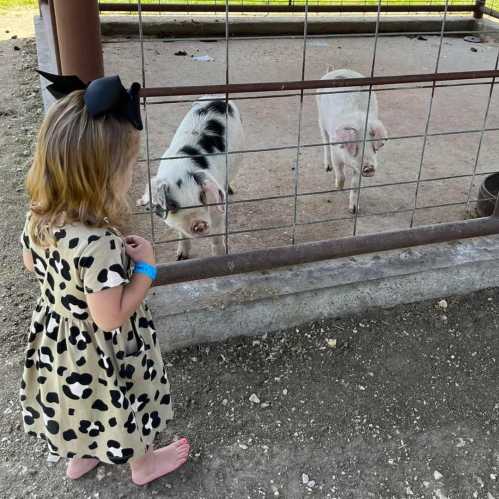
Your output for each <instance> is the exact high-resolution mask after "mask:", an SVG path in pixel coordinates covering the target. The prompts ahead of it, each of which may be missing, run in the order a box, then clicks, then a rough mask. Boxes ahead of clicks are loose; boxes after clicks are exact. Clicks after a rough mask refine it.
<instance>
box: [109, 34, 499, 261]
mask: <svg viewBox="0 0 499 499" xmlns="http://www.w3.org/2000/svg"><path fill="white" fill-rule="evenodd" d="M438 47H439V38H438V37H436V36H433V37H432V36H426V37H423V39H418V38H417V37H413V38H409V37H407V36H389V37H382V38H380V40H379V42H378V48H377V56H376V65H375V74H376V75H395V74H414V73H429V72H432V71H434V68H435V60H436V57H437V52H438ZM498 48H499V45H498V44H497V43H495V42H493V41H485V42H484V43H481V44H470V43H467V42H465V41H464V40H463V39H462V37H447V38H445V40H444V44H443V47H442V53H441V62H440V66H439V70H440V71H443V72H445V71H464V70H480V69H493V68H494V65H495V63H496V59H497V53H498ZM302 50H303V41H302V40H298V39H297V40H289V39H283V40H231V41H230V44H229V61H230V64H229V67H230V70H229V73H230V81H231V82H234V83H242V82H259V81H278V80H299V79H300V78H301V61H302ZM372 50H373V39H370V38H363V37H354V38H352V37H350V38H329V39H328V38H315V39H313V40H310V41H309V42H308V44H307V52H306V71H305V78H307V79H316V78H320V77H321V76H322V75H323V74H324V73H325V72H326V70H327V66H328V64H332V65H334V66H335V67H336V68H342V67H350V68H353V69H355V70H357V71H359V72H361V73H363V74H369V73H370V66H371V60H372ZM144 52H145V71H146V85H147V86H164V85H189V84H194V85H202V84H209V83H223V82H224V78H225V69H224V67H225V66H224V64H225V43H224V42H221V41H218V42H215V43H208V42H206V41H205V42H190V41H171V40H168V39H150V40H146V41H145V44H144ZM178 52H184V53H186V54H187V55H186V56H176V55H175V53H178ZM192 55H208V56H210V57H212V58H213V59H214V60H213V62H196V61H195V60H193V59H192V58H191V56H192ZM104 58H105V64H106V70H107V71H108V73H110V74H112V73H119V74H121V75H122V76H123V78H124V79H125V80H127V81H131V80H138V81H141V78H142V77H141V69H140V44H139V43H138V40H137V39H128V40H121V41H120V40H118V39H114V38H113V39H107V40H105V43H104ZM392 88H393V87H392ZM489 92H490V84H489V85H480V86H461V87H450V88H438V89H437V90H436V92H435V97H434V100H433V108H432V114H431V121H430V126H429V133H439V132H449V131H463V130H477V129H480V128H481V127H482V125H483V119H484V113H485V109H486V105H487V99H488V95H489ZM430 96H431V89H429V88H418V89H408V88H403V87H399V89H398V90H394V91H380V92H378V100H379V107H380V116H381V119H382V120H383V121H384V123H385V125H386V127H387V129H388V132H389V136H391V137H403V136H408V135H418V134H422V133H424V129H425V124H426V119H427V115H428V107H429V102H430ZM176 99H177V100H178V98H176ZM158 100H159V101H165V100H166V98H162V99H157V100H156V101H158ZM169 100H172V99H169ZM173 100H175V99H173ZM152 102H153V103H152V104H150V105H149V106H148V117H149V144H150V156H151V158H153V160H155V159H157V158H160V157H161V155H162V154H163V152H164V150H165V149H166V146H167V145H168V143H169V141H170V140H171V138H172V136H173V134H174V132H175V130H176V127H177V126H178V125H179V123H180V121H181V119H182V117H183V116H184V114H185V113H186V112H187V110H188V109H189V106H190V104H188V103H187V104H186V103H183V104H182V103H179V104H154V101H152ZM237 104H238V106H239V107H240V110H241V113H242V116H243V120H244V123H243V125H244V127H245V131H246V140H247V143H246V148H247V149H250V150H254V149H262V148H269V147H281V146H293V145H295V144H296V143H297V132H298V114H299V97H297V96H288V97H281V98H277V97H275V98H267V99H259V100H239V101H237ZM498 125H499V93H498V90H497V88H496V89H495V91H494V93H493V96H492V103H491V107H490V112H489V117H488V121H487V128H497V127H498ZM479 139H480V134H479V133H476V132H475V133H466V134H459V135H447V136H439V137H430V138H429V140H428V143H427V146H426V151H425V155H424V161H423V169H422V176H421V178H423V179H438V178H441V177H449V176H458V178H456V179H450V180H434V181H431V182H425V183H423V184H422V185H421V188H420V190H419V196H418V203H417V205H418V208H421V209H419V210H418V211H417V213H416V219H415V223H416V224H426V223H432V222H444V221H454V220H462V219H463V218H465V217H467V216H468V215H467V211H466V206H465V205H459V206H457V205H455V204H457V203H463V202H465V201H466V199H467V194H468V191H469V189H470V185H471V178H470V177H463V175H469V174H471V172H472V171H473V168H474V164H475V157H476V154H477V149H478V142H479ZM498 139H499V132H498V131H491V132H487V133H485V134H484V140H483V143H482V148H481V153H480V157H479V161H478V168H477V171H478V172H479V173H483V172H489V173H490V172H492V171H495V170H496V169H497V168H496V158H497V155H498V154H499V140H498ZM321 141H322V140H321V137H320V133H319V128H318V125H317V110H316V105H315V96H314V95H308V96H306V97H305V99H304V106H303V124H302V130H301V143H302V145H303V146H304V148H303V149H302V153H301V157H300V163H299V179H298V182H299V187H298V190H299V192H300V193H305V192H316V191H324V190H330V189H333V188H334V187H333V180H332V179H333V178H332V174H330V173H326V172H325V171H324V168H323V166H322V147H307V146H309V145H311V144H318V143H320V142H321ZM422 144H423V140H422V139H421V138H413V139H399V140H393V141H391V142H388V143H387V145H386V146H385V147H384V148H383V149H382V150H381V152H380V154H379V157H380V166H379V170H378V173H377V174H376V176H375V177H373V178H371V179H363V180H362V185H363V186H367V187H371V188H368V189H365V190H363V191H362V194H361V197H360V204H361V215H360V218H359V219H358V227H357V233H360V234H364V233H369V232H376V231H381V230H391V229H397V228H407V227H408V226H409V221H410V218H411V213H410V211H411V209H412V207H413V203H414V194H415V184H405V185H401V186H396V187H383V188H382V187H380V188H372V186H376V185H381V184H386V183H391V182H408V181H414V180H415V179H417V176H418V171H419V165H420V160H421V150H422ZM240 161H241V169H240V173H239V175H238V177H237V179H236V181H235V187H236V195H235V196H233V197H232V198H231V200H232V201H235V202H237V204H233V205H231V206H230V208H229V224H230V230H231V231H241V230H246V229H250V230H251V229H257V228H258V229H261V228H265V229H267V230H265V231H263V232H256V233H249V234H237V235H233V236H230V238H229V245H230V251H232V252H237V251H244V250H249V249H256V248H264V247H268V246H276V245H282V244H288V243H289V242H290V237H291V233H292V229H290V228H284V229H277V230H268V229H269V228H272V227H276V226H282V225H289V224H292V220H293V202H292V200H290V199H281V200H271V201H258V202H241V201H245V200H251V199H254V198H261V197H266V196H276V195H289V194H292V193H293V189H294V176H295V170H294V166H295V161H296V150H295V149H287V150H281V151H270V152H256V153H247V154H244V155H241V156H240ZM157 165H158V161H152V162H151V167H152V170H153V172H155V171H156V169H157ZM141 168H142V169H141V170H140V171H141V173H139V174H138V175H137V177H136V194H137V195H139V194H141V193H142V190H143V185H144V183H145V179H146V170H145V163H141ZM482 180H483V177H480V176H478V177H477V178H476V181H475V186H474V187H473V189H472V195H471V199H472V200H473V199H476V191H477V185H478V184H479V183H480V182H481V181H482ZM347 187H348V177H347ZM441 204H452V206H447V207H444V208H433V209H430V208H426V209H422V208H423V207H425V206H432V205H441ZM473 206H474V205H473V204H472V207H473ZM347 207H348V194H347V192H334V193H330V194H324V195H315V196H304V197H301V198H299V201H298V223H299V224H300V223H307V222H313V221H318V220H329V219H333V218H337V219H340V221H336V222H328V223H320V224H313V225H301V226H298V228H297V232H296V240H297V241H298V242H303V241H313V240H320V239H329V238H334V237H341V236H348V235H351V234H352V231H353V220H352V218H351V216H350V214H349V213H348V211H347ZM404 210H405V211H404ZM391 211H401V213H397V214H392V215H386V214H385V215H376V214H380V213H386V212H391ZM150 223H151V222H150V218H149V216H148V215H138V216H137V217H136V221H135V224H136V226H137V227H138V228H139V230H141V231H143V232H144V233H145V234H150V232H151V226H150ZM154 227H155V237H156V240H157V241H168V240H171V239H172V238H175V234H174V233H173V232H172V231H170V230H168V229H167V228H166V227H165V226H164V224H163V223H162V222H161V221H160V220H159V219H156V220H155V221H154ZM159 248H160V250H161V252H160V254H161V257H162V259H164V260H171V259H173V258H174V253H173V251H174V245H173V244H170V245H159ZM205 252H206V248H204V247H203V246H201V249H200V247H199V246H198V251H197V254H198V255H202V254H205Z"/></svg>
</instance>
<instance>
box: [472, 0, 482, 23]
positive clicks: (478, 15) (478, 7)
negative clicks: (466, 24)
mask: <svg viewBox="0 0 499 499" xmlns="http://www.w3.org/2000/svg"><path fill="white" fill-rule="evenodd" d="M484 7H485V0H476V2H475V8H474V9H473V17H474V18H475V19H482V17H483V9H484Z"/></svg>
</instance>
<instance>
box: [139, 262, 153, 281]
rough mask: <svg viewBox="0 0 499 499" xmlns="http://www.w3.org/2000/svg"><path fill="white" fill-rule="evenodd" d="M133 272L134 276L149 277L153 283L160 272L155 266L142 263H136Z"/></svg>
mask: <svg viewBox="0 0 499 499" xmlns="http://www.w3.org/2000/svg"><path fill="white" fill-rule="evenodd" d="M133 272H134V274H135V273H136V274H144V275H146V276H147V277H149V279H151V281H154V280H156V277H157V275H158V271H157V270H156V267H155V266H154V265H151V264H150V263H146V262H142V261H139V262H135V268H134V269H133Z"/></svg>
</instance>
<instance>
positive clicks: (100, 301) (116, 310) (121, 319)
mask: <svg viewBox="0 0 499 499" xmlns="http://www.w3.org/2000/svg"><path fill="white" fill-rule="evenodd" d="M125 250H126V253H127V254H128V256H129V257H130V258H131V259H132V260H134V261H135V262H138V261H143V262H146V263H149V264H151V265H155V263H156V262H155V258H154V252H153V248H152V246H151V243H150V242H149V241H147V240H145V239H143V238H141V237H138V236H129V237H127V238H126V240H125ZM151 284H152V280H151V279H150V278H149V277H148V276H146V275H144V274H138V273H134V274H133V276H132V279H131V280H130V283H129V284H127V285H126V286H119V287H114V288H110V289H106V290H103V291H98V292H96V293H90V294H87V303H88V307H89V309H90V315H91V316H92V319H93V320H94V322H95V323H96V324H97V326H99V327H100V328H101V329H103V330H104V331H112V330H113V329H116V328H119V327H120V326H122V325H123V324H124V323H125V322H126V321H127V320H128V319H129V318H130V316H131V315H133V313H134V312H135V311H136V310H137V307H138V306H139V305H140V304H141V303H142V302H143V301H144V298H145V297H146V295H147V292H148V291H149V288H150V287H151Z"/></svg>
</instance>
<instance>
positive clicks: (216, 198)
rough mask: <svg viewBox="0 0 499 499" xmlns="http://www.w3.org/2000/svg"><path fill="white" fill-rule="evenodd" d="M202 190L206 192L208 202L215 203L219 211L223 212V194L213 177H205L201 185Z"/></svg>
mask: <svg viewBox="0 0 499 499" xmlns="http://www.w3.org/2000/svg"><path fill="white" fill-rule="evenodd" d="M202 188H203V191H204V192H206V197H207V198H208V204H214V203H217V206H216V207H215V208H216V209H217V210H218V211H219V212H220V213H224V211H225V208H224V203H225V194H224V192H223V190H222V189H221V188H220V186H219V185H218V183H217V182H216V181H215V179H211V178H209V177H208V178H207V179H206V180H205V181H204V182H203V185H202Z"/></svg>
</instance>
